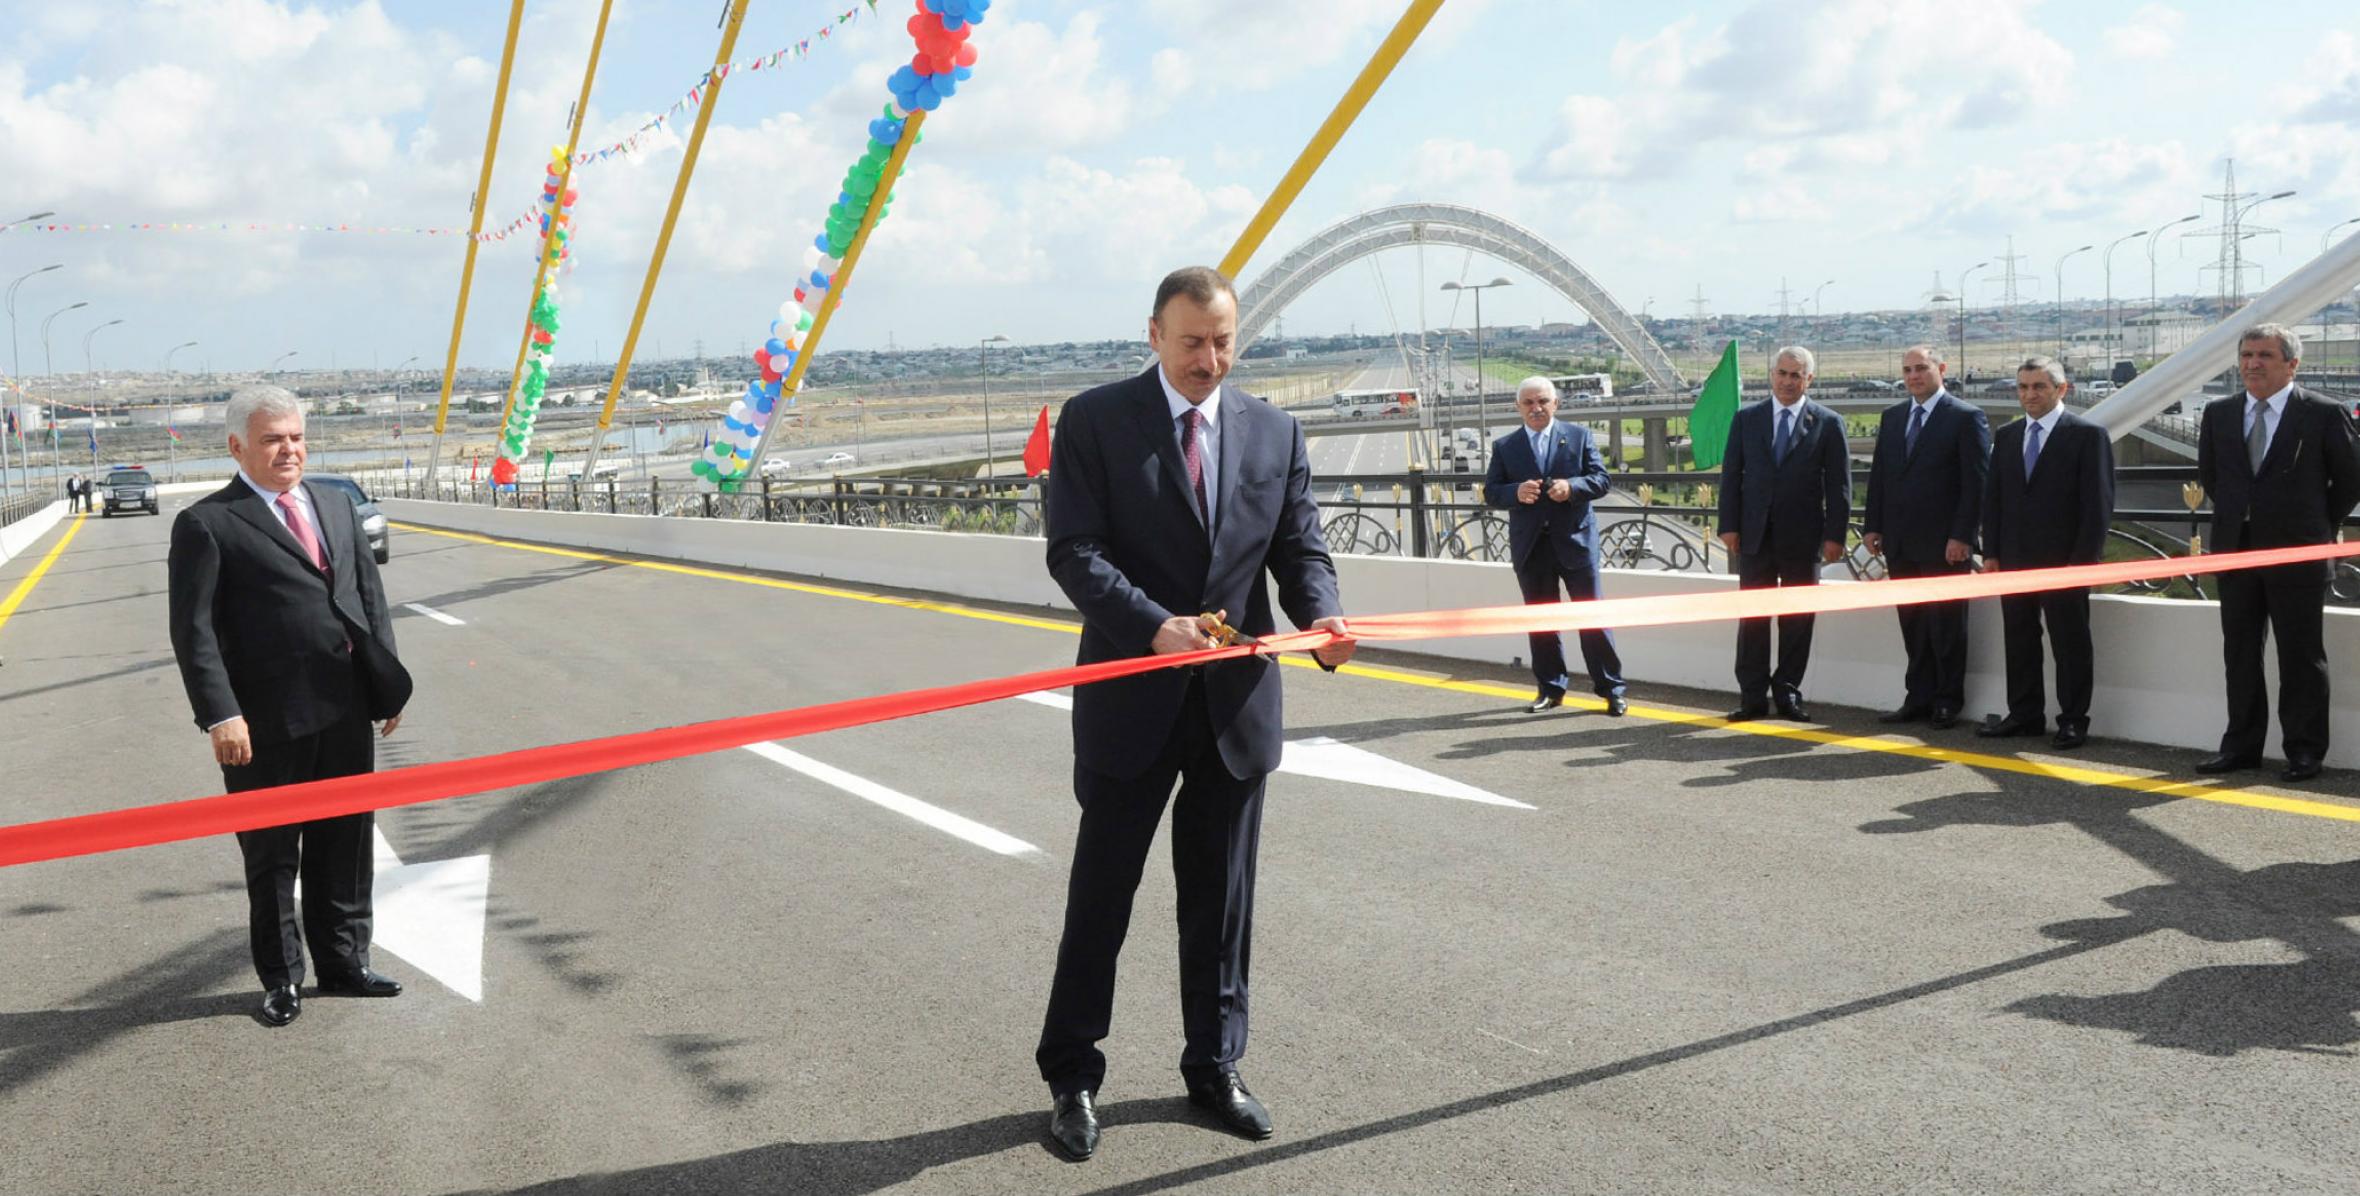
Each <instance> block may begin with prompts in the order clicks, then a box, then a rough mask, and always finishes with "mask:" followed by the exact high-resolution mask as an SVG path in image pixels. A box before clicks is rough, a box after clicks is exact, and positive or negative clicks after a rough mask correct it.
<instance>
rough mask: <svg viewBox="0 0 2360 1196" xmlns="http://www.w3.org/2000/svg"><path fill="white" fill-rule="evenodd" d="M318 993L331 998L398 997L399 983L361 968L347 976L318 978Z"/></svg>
mask: <svg viewBox="0 0 2360 1196" xmlns="http://www.w3.org/2000/svg"><path fill="white" fill-rule="evenodd" d="M320 993H321V994H322V995H323V996H331V997H398V996H400V995H402V986H401V981H398V980H395V979H393V978H391V977H389V976H382V975H379V974H378V973H376V972H372V971H370V970H369V969H367V968H362V969H361V970H360V971H358V972H355V973H353V974H351V975H349V976H333V977H331V976H322V977H320Z"/></svg>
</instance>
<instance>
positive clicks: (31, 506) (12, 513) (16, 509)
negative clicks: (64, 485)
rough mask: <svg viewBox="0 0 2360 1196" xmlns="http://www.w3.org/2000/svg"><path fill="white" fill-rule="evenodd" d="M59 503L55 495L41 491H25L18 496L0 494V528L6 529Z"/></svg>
mask: <svg viewBox="0 0 2360 1196" xmlns="http://www.w3.org/2000/svg"><path fill="white" fill-rule="evenodd" d="M59 501H61V500H60V499H59V498H58V496H57V495H54V494H51V493H49V492H48V491H47V490H41V489H35V490H27V491H24V492H22V493H18V494H0V527H7V526H8V525H9V524H11V523H14V522H16V521H17V520H19V519H23V518H26V517H27V516H30V515H31V514H32V513H33V512H35V511H38V510H40V509H41V508H43V507H46V506H48V505H49V504H51V503H53V502H59Z"/></svg>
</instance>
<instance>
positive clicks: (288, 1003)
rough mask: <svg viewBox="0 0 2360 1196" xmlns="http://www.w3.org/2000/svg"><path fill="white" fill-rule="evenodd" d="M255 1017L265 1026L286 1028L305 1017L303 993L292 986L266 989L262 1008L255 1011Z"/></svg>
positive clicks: (263, 994)
mask: <svg viewBox="0 0 2360 1196" xmlns="http://www.w3.org/2000/svg"><path fill="white" fill-rule="evenodd" d="M255 1016H257V1017H259V1018H261V1019H262V1024H263V1025H265V1026H274V1027H275V1026H284V1025H286V1024H287V1023H289V1022H291V1021H294V1020H295V1019H296V1018H298V1017H301V1016H303V993H302V992H301V991H299V990H298V989H297V988H296V987H295V986H294V985H292V984H282V985H280V986H279V987H277V988H270V989H264V990H263V992H262V1008H260V1009H258V1010H255Z"/></svg>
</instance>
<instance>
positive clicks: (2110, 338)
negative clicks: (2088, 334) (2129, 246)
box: [2106, 228, 2147, 381]
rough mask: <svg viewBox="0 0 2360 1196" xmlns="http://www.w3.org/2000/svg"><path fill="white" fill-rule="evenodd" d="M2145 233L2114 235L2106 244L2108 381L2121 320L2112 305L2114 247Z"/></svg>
mask: <svg viewBox="0 0 2360 1196" xmlns="http://www.w3.org/2000/svg"><path fill="white" fill-rule="evenodd" d="M2146 235H2147V230H2146V229H2143V228H2142V229H2140V230H2139V231H2137V232H2135V233H2125V234H2124V235H2122V236H2119V237H2116V238H2114V240H2113V241H2112V242H2110V243H2108V244H2107V246H2106V377H2107V379H2108V380H2109V381H2111V380H2112V379H2113V377H2114V359H2115V357H2116V356H2118V355H2119V353H2120V351H2121V350H2120V348H2119V347H2118V346H2117V345H2116V344H2115V331H2114V330H2115V326H2116V325H2117V324H2119V323H2120V322H2121V320H2120V316H2121V313H2120V312H2119V311H2117V310H2116V309H2115V306H2114V247H2115V246H2117V245H2120V244H2122V243H2123V242H2125V241H2135V240H2138V239H2139V238H2140V237H2144V236H2146Z"/></svg>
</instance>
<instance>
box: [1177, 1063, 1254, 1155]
mask: <svg viewBox="0 0 2360 1196" xmlns="http://www.w3.org/2000/svg"><path fill="white" fill-rule="evenodd" d="M1188 1103H1189V1104H1192V1105H1195V1106H1196V1107H1198V1108H1200V1109H1210V1110H1212V1111H1213V1116H1214V1117H1216V1118H1218V1119H1219V1120H1220V1122H1221V1124H1222V1125H1225V1126H1228V1127H1229V1128H1230V1129H1231V1130H1233V1131H1235V1132H1237V1133H1238V1134H1240V1135H1242V1136H1244V1137H1247V1138H1252V1139H1254V1140H1255V1141H1257V1142H1259V1141H1261V1140H1262V1139H1264V1138H1267V1137H1269V1136H1270V1113H1269V1111H1268V1110H1266V1109H1264V1108H1263V1107H1262V1102H1261V1101H1258V1100H1255V1099H1254V1094H1253V1093H1251V1092H1248V1091H1246V1082H1245V1081H1244V1080H1241V1079H1238V1078H1237V1073H1236V1072H1234V1071H1225V1072H1222V1073H1221V1074H1219V1075H1217V1076H1214V1077H1213V1078H1212V1079H1209V1080H1205V1081H1202V1082H1199V1081H1196V1080H1190V1081H1189V1082H1188Z"/></svg>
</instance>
